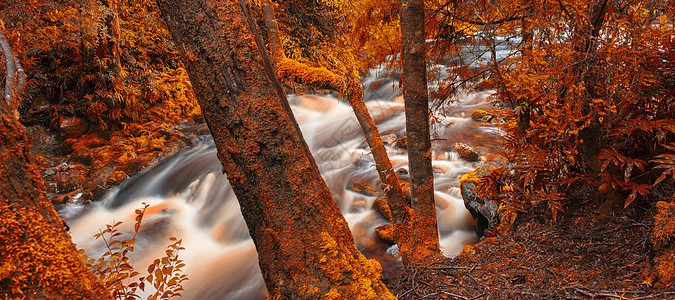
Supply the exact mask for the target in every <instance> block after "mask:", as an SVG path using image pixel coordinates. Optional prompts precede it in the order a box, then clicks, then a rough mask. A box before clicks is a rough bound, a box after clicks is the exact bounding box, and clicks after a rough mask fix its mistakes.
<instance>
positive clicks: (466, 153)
mask: <svg viewBox="0 0 675 300" xmlns="http://www.w3.org/2000/svg"><path fill="white" fill-rule="evenodd" d="M455 151H456V152H457V154H459V157H461V158H463V159H464V160H466V161H477V160H478V159H479V158H480V153H478V151H476V149H474V148H472V147H471V146H469V145H467V144H464V143H459V142H458V143H455Z"/></svg>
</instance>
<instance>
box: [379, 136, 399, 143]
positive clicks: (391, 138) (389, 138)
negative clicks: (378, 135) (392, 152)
mask: <svg viewBox="0 0 675 300" xmlns="http://www.w3.org/2000/svg"><path fill="white" fill-rule="evenodd" d="M397 140H398V137H397V136H396V135H395V134H393V133H391V134H387V135H383V136H382V142H383V143H384V144H385V145H392V144H394V143H396V141H397Z"/></svg>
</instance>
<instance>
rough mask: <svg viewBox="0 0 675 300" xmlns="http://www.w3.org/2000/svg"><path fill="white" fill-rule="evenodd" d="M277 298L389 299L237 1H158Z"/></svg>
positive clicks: (269, 287)
mask: <svg viewBox="0 0 675 300" xmlns="http://www.w3.org/2000/svg"><path fill="white" fill-rule="evenodd" d="M158 4H159V8H160V10H161V12H162V16H163V18H164V20H165V21H166V23H167V25H168V27H169V31H170V33H171V35H172V37H173V39H174V41H175V43H176V45H178V47H177V48H178V49H179V50H180V51H181V54H182V58H183V62H184V64H185V66H186V69H187V71H188V75H189V76H190V80H191V81H192V84H193V87H194V90H195V93H196V95H197V99H198V101H199V104H200V106H201V108H202V111H203V113H204V117H205V119H206V121H207V123H208V125H209V128H210V129H211V133H212V135H213V139H214V141H215V143H216V147H217V148H218V157H219V159H220V161H221V163H222V165H223V170H224V172H225V173H226V174H227V178H228V179H229V181H230V183H231V185H232V188H233V190H234V192H235V194H236V195H237V199H238V200H239V203H240V206H241V210H242V214H243V216H244V219H245V220H246V223H247V225H248V228H249V232H250V235H251V237H252V239H253V242H254V243H255V245H256V248H257V250H258V257H259V264H260V268H261V270H262V274H263V278H264V279H265V284H266V285H267V290H268V291H269V293H270V295H269V297H270V298H271V299H281V298H282V299H307V298H310V299H315V298H321V297H326V298H330V299H365V298H368V299H372V298H383V299H391V298H394V296H393V295H392V294H391V293H389V291H388V290H387V289H386V287H385V286H384V284H383V283H382V282H381V281H380V275H381V272H380V265H379V264H378V263H377V262H375V261H374V260H368V259H366V258H365V257H364V256H363V255H362V254H361V253H360V252H358V250H357V249H356V246H355V245H354V241H353V237H352V235H351V232H350V231H349V228H348V226H347V223H346V221H345V220H344V218H343V217H342V214H341V212H340V210H339V209H338V207H337V204H336V203H335V202H334V200H333V199H332V197H331V195H330V193H329V191H328V187H327V186H326V184H325V183H324V181H323V179H322V178H321V175H320V174H319V170H318V168H317V166H316V163H315V162H314V159H313V158H312V157H311V156H310V155H308V153H309V149H308V147H307V145H306V143H305V142H304V140H303V139H302V135H301V133H300V132H299V131H298V129H297V126H296V125H295V121H294V118H293V116H292V115H290V114H289V112H288V111H287V109H286V108H285V107H286V106H287V105H288V104H287V103H285V102H286V99H282V98H281V95H279V93H278V90H279V89H280V87H279V86H278V85H279V83H278V81H277V80H276V78H270V76H268V75H267V72H266V70H265V69H266V68H265V67H264V64H265V63H264V61H261V60H264V57H265V53H261V52H260V51H259V50H258V45H256V42H255V41H254V37H253V36H252V34H251V32H250V31H249V27H248V25H247V23H248V21H247V18H246V17H245V15H244V10H243V7H242V5H240V3H237V1H234V0H230V1H219V0H216V1H207V0H160V1H158Z"/></svg>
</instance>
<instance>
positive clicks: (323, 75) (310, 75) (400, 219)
mask: <svg viewBox="0 0 675 300" xmlns="http://www.w3.org/2000/svg"><path fill="white" fill-rule="evenodd" d="M261 2H262V6H263V15H264V17H265V24H266V27H268V33H269V36H270V37H269V40H270V48H271V49H270V52H271V53H273V57H274V59H275V61H276V67H277V72H278V74H279V76H280V77H286V78H289V79H291V80H294V81H296V82H298V83H301V84H304V85H309V86H313V87H315V88H321V89H331V90H335V91H338V92H339V93H340V95H341V96H342V97H343V98H346V99H347V100H348V101H349V104H350V105H351V107H352V109H353V110H354V115H355V116H356V119H357V120H358V122H359V125H360V126H361V130H362V131H363V134H364V136H365V138H366V143H367V144H368V146H369V147H370V150H371V153H372V155H373V160H374V161H375V167H376V169H377V172H378V175H379V177H380V181H381V182H382V185H383V186H384V193H385V196H386V198H387V205H388V206H389V207H390V209H391V211H392V217H393V220H389V221H391V222H392V223H393V224H394V225H395V227H396V237H395V240H396V243H397V244H398V247H399V253H400V255H401V258H402V262H403V264H404V265H405V266H408V265H421V264H427V263H429V261H428V259H431V258H440V257H441V255H440V251H439V245H438V229H437V225H436V211H435V202H434V198H433V193H434V190H433V173H432V168H431V141H430V138H429V114H428V104H427V99H428V98H427V91H426V77H425V76H426V75H423V76H422V77H424V82H423V83H422V88H423V89H424V91H423V92H420V93H419V95H424V99H420V101H417V102H418V103H420V104H416V105H417V108H416V109H418V110H419V109H420V108H419V107H420V106H424V110H423V111H421V113H420V114H418V115H416V116H414V117H416V118H419V119H420V120H424V121H422V123H418V122H416V121H415V124H414V125H413V126H412V128H413V129H412V130H409V132H412V134H413V135H416V136H419V138H413V140H414V142H415V143H418V142H419V140H423V139H424V138H423V137H424V136H426V142H423V141H422V142H419V144H418V145H420V146H421V147H424V145H426V149H424V150H419V149H417V148H416V149H414V150H413V153H414V154H412V156H413V158H412V159H410V162H411V165H410V166H411V167H410V168H411V169H413V168H415V169H416V170H417V178H418V180H417V181H415V183H416V184H417V189H424V191H416V192H415V193H416V195H417V196H418V197H419V198H418V199H426V200H425V201H424V202H425V203H424V204H422V203H421V202H420V201H414V200H413V202H416V204H415V205H416V207H417V208H418V210H417V214H414V212H415V210H414V209H411V204H410V203H408V200H407V199H406V196H407V195H406V194H405V193H404V191H403V187H402V186H401V183H400V181H399V179H398V177H397V176H396V174H395V173H394V170H393V167H392V165H391V161H390V160H389V156H388V154H387V149H386V148H385V146H384V143H383V142H382V138H381V137H380V134H379V132H378V130H377V126H376V124H375V121H374V120H373V118H372V117H371V115H370V113H369V112H368V108H367V106H366V104H365V101H364V100H363V89H362V87H361V85H360V83H359V82H358V81H357V80H356V79H354V78H348V77H346V76H340V75H337V74H335V73H333V72H331V71H329V70H328V69H326V68H317V67H310V66H307V65H304V64H301V63H298V62H296V61H294V60H292V59H288V58H287V57H286V56H285V55H284V53H283V50H282V49H281V45H280V44H279V37H278V32H279V29H278V28H277V25H276V21H275V17H274V11H273V9H272V5H271V3H270V1H269V0H262V1H261ZM422 13H423V11H422ZM423 18H424V16H423V15H422V21H421V22H422V23H421V24H424V23H423V22H424V20H423ZM422 26H423V25H422ZM423 37H424V33H423V32H422V39H423ZM416 63H418V64H419V63H421V68H422V70H421V72H422V73H424V74H426V65H425V61H424V53H422V60H421V61H420V60H419V59H418V60H417V61H416ZM418 69H419V65H418ZM418 73H419V70H418ZM415 75H416V74H415ZM415 75H413V77H414V76H415ZM422 102H423V103H422ZM408 106H409V105H408V104H407V103H406V107H408ZM410 106H414V105H410ZM407 113H408V111H407V109H406V114H407ZM412 114H413V115H415V113H412ZM417 124H422V125H421V126H419V125H417ZM424 124H426V125H424ZM423 127H426V129H424V128H423ZM425 130H426V131H425ZM408 141H410V140H408ZM409 143H410V142H409ZM418 148H419V147H418ZM409 153H410V152H409ZM425 157H426V158H425ZM413 161H414V162H413ZM424 161H426V162H424ZM413 166H414V167H413ZM419 168H421V169H419ZM420 173H424V174H425V175H421V176H420ZM413 189H415V188H413ZM420 195H421V196H420ZM428 199H431V202H430V203H431V206H430V207H429V206H428V205H427V204H428V203H429V200H428ZM432 236H433V237H432ZM429 250H430V251H429Z"/></svg>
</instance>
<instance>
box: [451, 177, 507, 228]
mask: <svg viewBox="0 0 675 300" xmlns="http://www.w3.org/2000/svg"><path fill="white" fill-rule="evenodd" d="M491 170H492V168H491V167H487V166H483V167H480V168H477V169H475V170H473V171H471V172H469V173H466V174H464V175H462V177H461V178H460V179H459V182H460V185H459V186H460V190H461V193H462V198H463V199H464V206H465V207H466V209H467V210H469V212H470V213H471V216H472V217H473V219H474V223H475V226H474V230H475V231H476V234H478V236H481V237H482V236H483V235H485V230H486V229H488V228H490V227H495V226H497V225H498V224H499V202H498V201H497V200H496V199H489V198H483V197H480V196H478V193H477V190H476V189H477V184H476V183H477V181H478V179H480V177H481V176H484V175H487V174H488V173H489V172H490V171H491Z"/></svg>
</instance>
